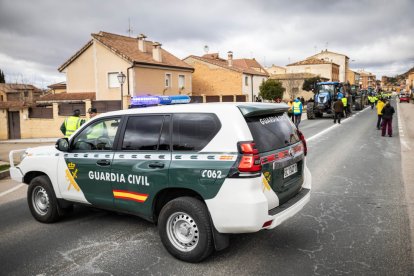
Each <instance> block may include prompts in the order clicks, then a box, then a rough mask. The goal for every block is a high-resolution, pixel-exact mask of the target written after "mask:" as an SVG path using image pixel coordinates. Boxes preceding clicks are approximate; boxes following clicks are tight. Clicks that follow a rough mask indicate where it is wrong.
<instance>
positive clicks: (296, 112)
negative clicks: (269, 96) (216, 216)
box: [292, 97, 303, 128]
mask: <svg viewBox="0 0 414 276" xmlns="http://www.w3.org/2000/svg"><path fill="white" fill-rule="evenodd" d="M302 108H303V106H302V102H301V101H300V99H299V97H298V98H297V99H296V100H295V101H294V102H293V106H292V111H293V116H294V117H295V126H296V127H297V128H299V124H300V121H301V117H302Z"/></svg>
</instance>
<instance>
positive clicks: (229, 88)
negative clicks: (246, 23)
mask: <svg viewBox="0 0 414 276" xmlns="http://www.w3.org/2000/svg"><path fill="white" fill-rule="evenodd" d="M183 60H184V61H185V62H186V63H187V64H189V65H191V66H192V67H193V68H194V69H195V71H194V74H193V95H207V96H217V97H235V98H236V100H237V99H238V98H237V97H239V96H240V97H239V98H240V99H241V98H244V99H246V100H248V101H252V100H254V99H255V97H257V96H258V95H259V86H260V85H261V84H262V82H264V81H266V80H267V79H268V76H269V74H268V73H267V71H266V70H265V69H264V68H263V67H262V66H261V65H260V64H259V63H258V62H257V61H256V60H255V59H233V53H232V52H228V55H227V59H223V58H220V57H219V54H218V53H212V54H205V55H203V56H201V57H200V56H195V55H191V56H188V57H186V58H185V59H183ZM241 96H242V97H241Z"/></svg>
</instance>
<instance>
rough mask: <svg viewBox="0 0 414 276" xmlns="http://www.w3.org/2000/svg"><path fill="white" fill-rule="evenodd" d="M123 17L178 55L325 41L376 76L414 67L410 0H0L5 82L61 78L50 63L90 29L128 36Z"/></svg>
mask: <svg viewBox="0 0 414 276" xmlns="http://www.w3.org/2000/svg"><path fill="white" fill-rule="evenodd" d="M128 19H130V22H131V28H132V30H133V32H132V36H134V37H136V36H137V35H138V34H140V33H144V34H146V35H147V37H148V38H147V39H148V40H152V41H158V42H160V43H162V45H163V46H162V47H163V48H164V49H166V50H167V51H169V52H171V53H172V54H174V55H176V56H178V57H179V58H185V57H186V56H188V55H203V54H204V46H205V45H208V47H209V52H210V53H212V52H219V53H220V56H222V57H226V56H227V52H228V51H230V50H231V51H233V53H234V58H252V57H254V58H256V59H257V60H258V61H259V62H260V63H261V64H262V65H264V66H271V65H272V64H275V65H280V66H285V65H286V64H289V63H293V62H296V61H299V60H302V59H304V58H306V57H308V56H310V55H313V54H315V53H317V52H320V51H321V50H322V49H326V48H327V49H328V50H330V51H334V52H338V53H342V54H346V55H347V56H348V57H349V58H350V66H351V68H352V69H355V70H358V69H365V70H367V71H370V72H373V73H374V74H376V75H377V78H380V77H381V76H382V75H388V76H394V75H396V74H401V73H404V72H406V71H407V70H408V69H410V68H411V67H413V66H414V1H413V0H393V1H391V0H360V1H356V0H336V1H335V0H291V1H289V0H286V1H284V0H280V1H279V0H273V1H272V0H249V1H247V0H246V1H245V0H239V1H237V0H218V1H216V0H209V1H198V0H183V1H174V0H169V1H168V0H167V1H161V0H151V1H140V0H131V1H128V0H117V1H109V0H106V1H103V0H89V1H88V0H65V1H60V0H36V1H34V0H0V69H1V70H3V72H4V73H5V75H6V81H7V82H16V81H17V82H24V83H34V84H35V85H37V86H39V87H45V86H47V85H50V84H52V83H55V82H59V81H64V80H65V75H64V74H62V73H59V72H58V71H57V68H58V67H59V66H60V65H62V64H63V63H64V62H65V61H66V60H67V59H68V58H69V57H70V56H72V55H73V54H74V53H75V52H76V51H78V50H79V49H80V48H81V47H82V46H83V45H85V44H86V43H87V42H88V41H89V40H90V39H91V35H90V34H91V33H98V32H99V31H106V32H112V33H117V34H121V35H128V32H127V30H128Z"/></svg>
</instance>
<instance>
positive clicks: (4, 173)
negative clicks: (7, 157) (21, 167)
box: [0, 170, 10, 179]
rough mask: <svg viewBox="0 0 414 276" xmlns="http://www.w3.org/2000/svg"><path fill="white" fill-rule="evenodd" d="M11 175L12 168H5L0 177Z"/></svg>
mask: <svg viewBox="0 0 414 276" xmlns="http://www.w3.org/2000/svg"><path fill="white" fill-rule="evenodd" d="M9 176H10V170H5V171H1V172H0V179H3V178H6V177H9Z"/></svg>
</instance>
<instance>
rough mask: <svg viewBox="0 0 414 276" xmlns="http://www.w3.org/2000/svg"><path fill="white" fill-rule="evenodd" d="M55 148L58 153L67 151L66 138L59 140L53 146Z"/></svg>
mask: <svg viewBox="0 0 414 276" xmlns="http://www.w3.org/2000/svg"><path fill="white" fill-rule="evenodd" d="M55 148H56V149H57V150H59V151H63V152H67V151H69V140H68V138H60V139H59V140H57V142H56V144H55Z"/></svg>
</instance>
